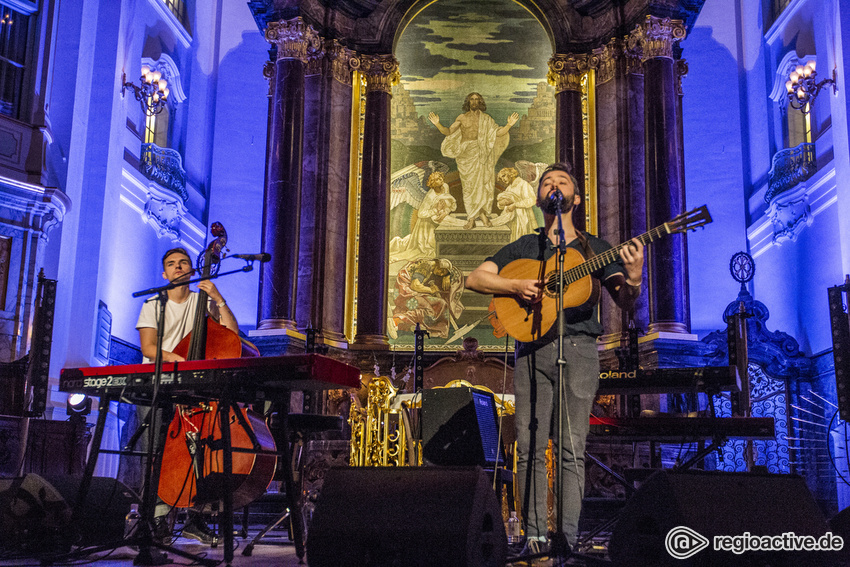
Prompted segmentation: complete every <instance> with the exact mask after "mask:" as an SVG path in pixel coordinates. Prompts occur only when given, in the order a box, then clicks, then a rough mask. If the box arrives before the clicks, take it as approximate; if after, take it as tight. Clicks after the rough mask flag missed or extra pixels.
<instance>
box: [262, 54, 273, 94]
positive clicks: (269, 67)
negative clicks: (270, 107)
mask: <svg viewBox="0 0 850 567" xmlns="http://www.w3.org/2000/svg"><path fill="white" fill-rule="evenodd" d="M274 76H275V65H274V63H272V62H271V61H266V62H265V63H264V64H263V77H264V78H265V79H266V80H267V81H268V82H269V98H271V97H272V96H274Z"/></svg>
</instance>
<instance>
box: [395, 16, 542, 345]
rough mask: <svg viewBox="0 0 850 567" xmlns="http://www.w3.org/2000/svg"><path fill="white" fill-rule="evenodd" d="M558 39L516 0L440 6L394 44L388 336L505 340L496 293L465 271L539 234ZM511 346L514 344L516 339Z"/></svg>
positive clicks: (399, 340)
mask: <svg viewBox="0 0 850 567" xmlns="http://www.w3.org/2000/svg"><path fill="white" fill-rule="evenodd" d="M551 56H552V47H551V44H550V42H549V39H548V37H547V35H546V33H545V31H544V29H543V27H542V26H541V25H540V23H539V22H538V21H537V20H536V19H535V18H534V17H532V15H531V14H530V13H529V12H528V11H527V10H526V9H525V8H523V7H522V6H520V5H518V4H516V3H514V2H511V1H510V0H494V1H484V2H473V3H470V2H462V1H458V0H445V1H440V2H436V3H433V4H431V5H429V6H428V7H427V8H425V9H424V10H423V11H422V12H421V13H419V14H418V15H417V16H416V17H415V18H414V19H413V20H412V21H411V22H410V23H409V24H408V25H407V27H406V28H405V30H404V32H403V33H402V35H401V37H400V38H399V41H398V43H397V45H396V58H397V59H398V61H399V66H400V72H401V81H400V83H399V84H398V85H397V86H395V87H394V88H393V98H392V121H391V124H392V164H391V188H390V211H389V214H390V223H389V224H390V249H389V263H390V265H389V275H390V277H389V316H388V321H387V328H388V334H389V336H390V341H391V343H392V344H394V345H395V346H396V347H397V348H408V347H409V346H412V344H413V331H414V330H415V329H416V327H417V325H419V327H420V328H421V329H423V330H425V331H427V332H428V333H429V339H428V340H427V341H426V348H429V349H439V350H455V349H457V348H460V345H461V343H462V340H463V338H464V337H467V336H469V337H474V338H476V339H478V342H479V345H480V348H483V349H487V350H497V349H503V348H505V345H506V339H505V335H504V330H503V329H501V328H500V326H499V325H498V321H496V320H495V318H494V317H493V315H492V313H491V311H492V308H491V306H490V300H491V297H490V296H484V295H479V294H476V293H474V292H471V291H469V290H466V289H464V285H463V282H464V278H465V277H466V276H467V275H468V274H469V273H470V272H471V271H472V270H473V269H475V267H476V266H478V265H479V264H480V263H481V262H483V261H484V260H485V259H486V258H487V257H488V256H490V255H492V254H493V253H495V252H496V251H497V250H499V249H500V248H501V247H502V246H504V245H505V244H507V243H509V242H511V241H513V240H516V239H517V238H519V237H520V236H522V235H524V234H529V233H531V232H533V231H534V230H535V229H536V228H537V227H538V226H540V225H541V224H542V221H543V217H542V214H541V213H540V211H539V210H538V209H537V208H536V207H535V206H534V205H535V201H536V184H537V180H538V178H539V176H540V173H541V171H542V170H543V169H544V168H545V167H546V166H547V165H548V164H550V163H552V162H553V161H554V155H555V98H554V95H555V92H554V89H553V87H551V86H550V85H549V84H548V83H547V82H546V73H547V62H548V60H549V58H550V57H551ZM510 348H512V346H510Z"/></svg>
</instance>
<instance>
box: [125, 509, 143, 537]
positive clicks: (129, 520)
mask: <svg viewBox="0 0 850 567" xmlns="http://www.w3.org/2000/svg"><path fill="white" fill-rule="evenodd" d="M140 519H141V516H140V515H139V505H138V504H130V511H129V512H127V517H126V519H125V522H124V539H127V538H128V537H132V536H134V535H136V526H138V525H139V520H140Z"/></svg>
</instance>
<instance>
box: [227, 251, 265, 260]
mask: <svg viewBox="0 0 850 567" xmlns="http://www.w3.org/2000/svg"><path fill="white" fill-rule="evenodd" d="M230 257H231V258H239V259H241V260H248V261H249V262H253V261H255V260H256V261H258V262H268V261H269V260H271V259H272V255H271V254H269V253H268V252H260V253H259V254H231V255H230Z"/></svg>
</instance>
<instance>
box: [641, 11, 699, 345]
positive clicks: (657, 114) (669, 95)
mask: <svg viewBox="0 0 850 567" xmlns="http://www.w3.org/2000/svg"><path fill="white" fill-rule="evenodd" d="M684 37H685V28H684V26H683V25H682V22H681V21H679V20H671V19H669V18H656V17H654V16H647V18H646V21H645V22H644V23H643V24H640V25H638V26H637V27H636V28H635V30H634V31H633V32H632V34H631V35H630V36H629V40H628V41H629V46H630V47H632V48H637V47H639V48H640V49H641V51H642V55H641V59H642V66H643V75H644V126H645V141H646V142H645V143H646V218H647V224H648V225H649V227H650V228H652V227H655V226H658V225H660V224H662V223H664V222H666V221H668V220H670V219H671V218H673V217H674V216H676V215H678V214H680V213H682V212H683V211H684V204H685V194H684V187H683V186H682V173H681V167H682V147H681V144H680V142H679V124H678V122H679V114H678V112H677V101H676V72H675V61H674V59H673V44H674V43H675V42H677V41H680V40H681V39H683V38H684ZM686 262H687V257H686V255H685V240H684V237H683V235H681V234H673V235H670V236H667V237H665V238H662V239H661V240H658V241H656V242H654V243H653V244H652V245H650V246H649V248H648V252H647V268H648V270H647V271H648V281H649V289H648V291H649V316H650V323H649V331H650V332H651V333H654V332H672V333H686V332H688V328H687V311H688V306H687V286H686V279H685V275H686V269H685V266H686Z"/></svg>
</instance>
